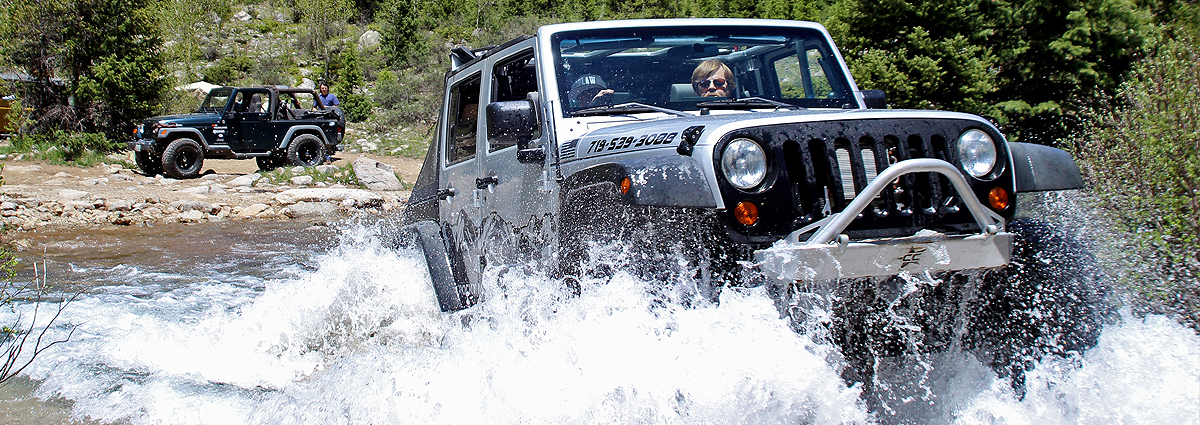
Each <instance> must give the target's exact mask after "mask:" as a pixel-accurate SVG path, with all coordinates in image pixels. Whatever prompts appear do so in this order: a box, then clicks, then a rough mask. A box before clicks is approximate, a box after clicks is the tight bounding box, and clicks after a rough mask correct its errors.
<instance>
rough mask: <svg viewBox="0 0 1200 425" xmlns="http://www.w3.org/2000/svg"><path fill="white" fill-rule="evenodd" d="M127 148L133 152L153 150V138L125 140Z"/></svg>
mask: <svg viewBox="0 0 1200 425" xmlns="http://www.w3.org/2000/svg"><path fill="white" fill-rule="evenodd" d="M126 144H128V145H129V149H130V150H132V151H134V152H154V140H153V139H137V140H131V141H128V142H126Z"/></svg>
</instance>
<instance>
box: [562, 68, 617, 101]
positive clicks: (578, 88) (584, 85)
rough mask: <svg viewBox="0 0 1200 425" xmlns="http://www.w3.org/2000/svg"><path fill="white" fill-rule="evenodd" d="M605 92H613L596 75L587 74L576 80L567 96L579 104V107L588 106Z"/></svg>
mask: <svg viewBox="0 0 1200 425" xmlns="http://www.w3.org/2000/svg"><path fill="white" fill-rule="evenodd" d="M604 91H607V92H609V93H611V92H612V91H611V90H608V86H606V85H605V84H604V79H603V78H600V76H599V75H596V74H587V75H584V76H582V77H579V78H577V79H575V82H574V83H572V84H571V91H570V92H568V93H567V96H568V97H570V98H571V99H574V100H575V101H577V102H579V106H588V105H591V104H592V101H593V100H595V99H596V98H597V97H598V96H600V95H601V92H604Z"/></svg>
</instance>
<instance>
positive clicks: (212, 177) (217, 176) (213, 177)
mask: <svg viewBox="0 0 1200 425" xmlns="http://www.w3.org/2000/svg"><path fill="white" fill-rule="evenodd" d="M223 178H224V177H222V176H221V175H220V174H216V173H213V174H205V175H204V176H202V177H200V180H221V179H223Z"/></svg>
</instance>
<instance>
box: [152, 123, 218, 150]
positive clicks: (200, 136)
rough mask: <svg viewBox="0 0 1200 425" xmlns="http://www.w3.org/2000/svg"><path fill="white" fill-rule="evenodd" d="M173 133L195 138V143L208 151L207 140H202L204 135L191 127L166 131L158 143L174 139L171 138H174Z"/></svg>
mask: <svg viewBox="0 0 1200 425" xmlns="http://www.w3.org/2000/svg"><path fill="white" fill-rule="evenodd" d="M175 133H187V134H188V135H189V136H191V137H193V138H195V139H196V142H197V143H200V146H201V147H203V148H204V150H208V146H209V144H208V139H205V138H204V133H201V132H200V130H197V129H195V128H192V127H180V128H172V129H168V130H167V131H166V133H165V134H163V136H165V137H162V138H159V139H158V140H160V141H162V140H174V139H175V137H173V136H175ZM168 143H169V142H168Z"/></svg>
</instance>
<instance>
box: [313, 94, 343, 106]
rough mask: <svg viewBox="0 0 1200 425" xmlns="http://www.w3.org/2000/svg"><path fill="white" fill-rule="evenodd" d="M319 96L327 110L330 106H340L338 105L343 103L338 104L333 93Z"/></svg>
mask: <svg viewBox="0 0 1200 425" xmlns="http://www.w3.org/2000/svg"><path fill="white" fill-rule="evenodd" d="M317 96H320V97H321V103H322V104H324V105H325V107H326V108H328V107H330V106H338V105H341V104H342V102H338V98H337V95H335V94H333V93H329V94H317Z"/></svg>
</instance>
